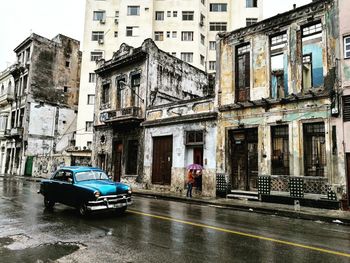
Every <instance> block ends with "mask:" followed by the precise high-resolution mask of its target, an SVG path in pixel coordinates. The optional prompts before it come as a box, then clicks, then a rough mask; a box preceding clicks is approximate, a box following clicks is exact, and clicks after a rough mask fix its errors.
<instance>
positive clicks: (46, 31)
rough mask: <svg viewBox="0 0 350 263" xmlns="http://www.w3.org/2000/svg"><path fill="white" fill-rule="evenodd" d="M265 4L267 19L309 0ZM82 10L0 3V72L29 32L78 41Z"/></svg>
mask: <svg viewBox="0 0 350 263" xmlns="http://www.w3.org/2000/svg"><path fill="white" fill-rule="evenodd" d="M193 1H197V0H193ZM198 1H199V0H198ZM232 1H238V0H232ZM240 1H244V0H240ZM264 2H265V5H264V17H265V18H266V17H269V16H271V15H275V14H277V13H282V12H284V11H287V10H289V9H291V8H292V7H293V3H295V4H297V6H300V5H303V4H307V3H309V2H311V0H279V1H276V0H264ZM84 9H85V0H10V1H3V0H2V1H1V2H0V10H1V15H0V36H1V37H0V71H2V70H4V69H5V68H6V67H7V66H9V65H11V64H12V63H13V62H14V61H15V56H14V52H13V49H14V48H15V47H16V46H17V45H19V44H20V43H21V42H22V41H23V40H25V39H26V38H27V37H28V36H29V35H30V34H31V33H32V32H33V33H37V34H39V35H42V36H44V37H47V38H50V39H51V38H53V37H54V36H56V35H57V34H59V33H61V34H64V35H67V36H69V37H72V38H75V39H78V40H80V41H81V40H82V38H83V30H84Z"/></svg>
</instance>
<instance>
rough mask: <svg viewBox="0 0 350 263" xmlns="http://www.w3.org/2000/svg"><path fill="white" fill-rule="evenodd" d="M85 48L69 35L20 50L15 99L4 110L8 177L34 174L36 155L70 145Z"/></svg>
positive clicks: (32, 41)
mask: <svg viewBox="0 0 350 263" xmlns="http://www.w3.org/2000/svg"><path fill="white" fill-rule="evenodd" d="M79 46H80V43H79V41H77V40H74V39H72V38H69V37H66V36H63V35H57V36H56V37H55V38H53V39H52V40H49V39H46V38H44V37H41V36H39V35H36V34H31V35H30V36H29V37H28V38H27V39H25V40H24V41H23V42H22V43H21V44H20V45H19V46H17V47H16V48H15V50H14V51H15V52H16V55H17V58H18V60H17V64H16V65H15V66H14V69H13V70H12V71H11V74H12V76H13V79H14V89H13V99H12V100H10V101H9V100H7V104H6V108H1V114H2V115H6V116H7V118H6V128H5V138H6V147H5V149H4V150H5V152H6V161H5V166H4V173H8V174H20V175H23V174H26V175H32V165H33V159H34V158H35V156H38V155H50V154H53V153H57V152H63V151H64V150H65V149H66V148H67V147H68V146H69V145H70V143H71V137H72V134H73V131H75V130H76V109H77V103H78V94H79V92H78V89H79V81H80V62H81V52H80V51H79Z"/></svg>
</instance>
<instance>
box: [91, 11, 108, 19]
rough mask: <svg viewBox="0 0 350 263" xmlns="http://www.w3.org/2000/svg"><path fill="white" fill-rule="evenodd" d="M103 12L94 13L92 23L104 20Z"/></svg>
mask: <svg viewBox="0 0 350 263" xmlns="http://www.w3.org/2000/svg"><path fill="white" fill-rule="evenodd" d="M105 14H106V12H105V11H94V14H93V20H94V21H103V20H104V19H105Z"/></svg>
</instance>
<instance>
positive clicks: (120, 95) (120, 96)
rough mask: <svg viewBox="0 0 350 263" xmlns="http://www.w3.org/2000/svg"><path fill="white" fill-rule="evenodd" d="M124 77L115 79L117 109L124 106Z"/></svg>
mask: <svg viewBox="0 0 350 263" xmlns="http://www.w3.org/2000/svg"><path fill="white" fill-rule="evenodd" d="M125 83H126V80H125V78H118V79H116V84H117V109H123V108H125V104H126V103H125Z"/></svg>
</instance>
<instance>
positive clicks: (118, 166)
mask: <svg viewBox="0 0 350 263" xmlns="http://www.w3.org/2000/svg"><path fill="white" fill-rule="evenodd" d="M114 153H115V155H114V176H113V180H114V181H115V182H120V177H121V175H122V156H123V144H122V143H121V142H116V143H115V144H114Z"/></svg>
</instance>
